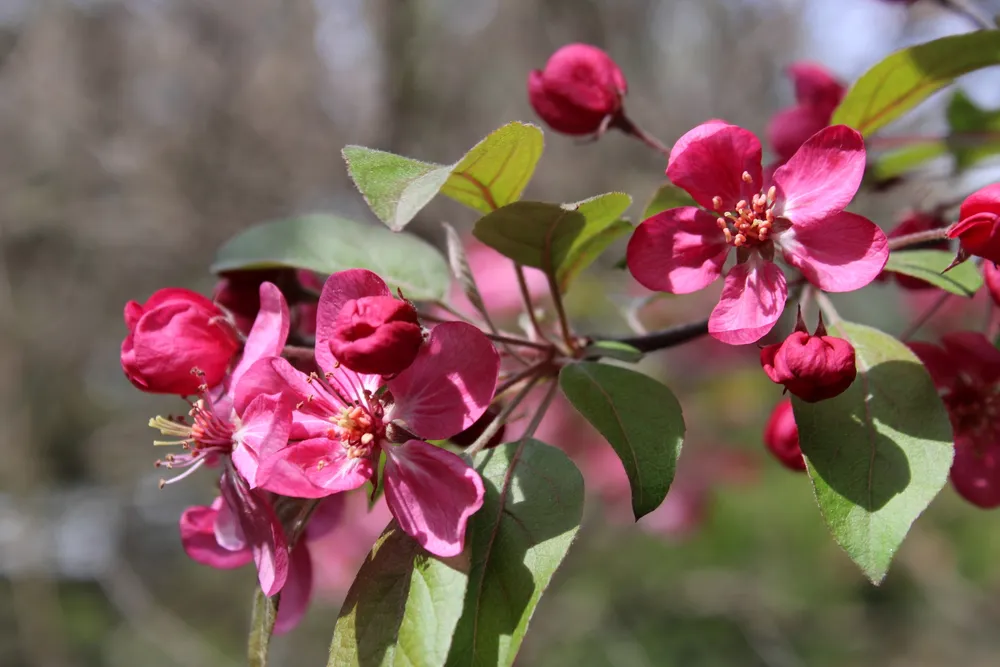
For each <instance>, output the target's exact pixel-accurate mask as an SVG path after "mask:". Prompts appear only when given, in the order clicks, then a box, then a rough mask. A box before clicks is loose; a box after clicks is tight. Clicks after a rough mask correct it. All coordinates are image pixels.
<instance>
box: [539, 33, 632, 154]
mask: <svg viewBox="0 0 1000 667" xmlns="http://www.w3.org/2000/svg"><path fill="white" fill-rule="evenodd" d="M627 90H628V84H627V83H626V81H625V75H624V74H622V71H621V69H619V68H618V65H617V64H616V63H615V61H614V60H612V59H611V56H609V55H608V54H607V53H605V52H604V51H602V50H601V49H599V48H597V47H596V46H591V45H590V44H567V45H566V46H564V47H562V48H561V49H559V50H558V51H556V52H555V53H553V54H552V56H551V57H550V58H549V61H548V62H547V63H546V64H545V68H544V69H542V70H534V71H532V72H531V74H529V75H528V99H529V101H530V102H531V106H532V107H534V109H535V112H537V113H538V115H539V116H541V117H542V120H544V121H545V122H546V123H548V125H549V126H550V127H551V128H552V129H553V130H555V131H557V132H563V133H565V134H576V135H579V134H594V133H595V132H599V131H600V130H601V129H602V128H605V127H607V126H608V124H609V123H610V122H611V121H612V120H613V119H614V118H615V117H616V116H617V114H618V113H619V112H620V111H621V107H622V97H623V96H624V95H625V92H626V91H627Z"/></svg>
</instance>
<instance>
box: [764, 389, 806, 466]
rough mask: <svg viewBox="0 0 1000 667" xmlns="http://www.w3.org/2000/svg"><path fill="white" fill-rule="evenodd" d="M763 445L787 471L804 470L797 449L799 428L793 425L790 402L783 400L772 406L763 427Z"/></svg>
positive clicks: (804, 464)
mask: <svg viewBox="0 0 1000 667" xmlns="http://www.w3.org/2000/svg"><path fill="white" fill-rule="evenodd" d="M764 444H765V445H767V448H768V449H769V450H770V451H771V453H772V454H774V457H775V458H776V459H778V460H779V461H781V464H782V465H783V466H785V467H786V468H788V469H789V470H805V469H806V462H805V459H803V458H802V450H801V449H799V428H798V426H796V425H795V415H794V414H793V413H792V401H791V400H790V399H787V398H786V399H785V400H783V401H781V402H780V403H778V404H777V405H776V406H774V412H772V413H771V417H770V418H769V419H768V420H767V425H766V426H765V427H764Z"/></svg>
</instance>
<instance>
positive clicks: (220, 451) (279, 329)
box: [150, 283, 293, 595]
mask: <svg viewBox="0 0 1000 667" xmlns="http://www.w3.org/2000/svg"><path fill="white" fill-rule="evenodd" d="M288 329H289V316H288V306H287V304H286V303H285V299H284V297H283V296H282V294H281V292H280V291H279V290H278V288H277V287H276V286H274V285H273V284H271V283H263V284H262V285H261V286H260V310H259V312H258V313H257V318H256V320H255V321H254V325H253V327H252V329H251V330H250V335H249V336H247V341H246V344H245V345H244V348H243V355H242V357H241V358H240V361H239V362H238V363H237V364H236V366H235V367H234V369H233V371H232V373H231V374H230V375H229V376H228V377H227V378H226V379H225V381H224V382H223V383H222V384H220V385H219V386H217V387H213V388H209V387H205V386H203V387H202V388H201V397H200V398H199V399H198V400H197V401H193V402H192V403H191V410H190V412H189V413H188V415H189V416H188V417H186V418H164V417H156V418H155V419H152V420H150V426H152V427H154V428H156V429H158V430H159V431H160V432H161V433H163V434H164V435H167V436H171V437H172V438H174V439H173V440H165V441H159V442H157V443H156V444H158V445H177V446H180V447H181V448H182V449H183V453H181V454H169V455H167V456H166V457H165V460H163V461H159V462H157V464H158V465H160V466H162V467H164V468H168V469H186V470H185V471H184V472H183V473H181V474H180V475H178V476H176V477H174V478H173V479H171V480H168V481H164V482H163V484H171V483H174V482H177V481H179V480H181V479H184V478H185V477H187V476H188V475H190V474H191V473H192V472H194V471H195V470H197V469H198V468H200V467H202V466H204V465H206V464H208V465H214V464H222V466H223V472H222V477H221V482H220V488H221V489H222V498H223V499H224V501H225V504H226V506H227V511H228V514H227V515H226V516H229V515H231V516H234V517H236V518H237V520H238V522H239V524H240V527H241V530H242V535H243V537H244V541H245V543H246V544H248V545H249V548H250V552H251V554H252V557H253V559H254V561H255V563H256V565H257V571H258V575H259V579H260V585H261V588H262V589H263V591H264V592H265V593H266V594H268V595H273V594H275V593H277V592H278V591H280V590H281V588H282V587H283V586H284V584H285V579H286V577H287V573H288V550H287V548H286V546H285V542H284V535H283V533H282V530H281V526H280V524H279V523H278V520H277V517H276V516H275V515H274V511H273V510H272V509H271V507H270V500H269V498H268V496H267V494H264V493H263V492H261V491H259V490H257V489H256V486H257V484H256V478H257V469H258V457H259V456H260V455H262V454H263V455H268V454H270V453H271V452H273V451H278V450H280V449H282V448H284V447H285V445H286V444H287V442H288V437H289V435H290V433H291V428H292V407H293V406H292V403H291V402H290V401H289V400H288V399H287V397H284V396H282V395H281V394H280V393H279V392H272V393H270V394H265V393H258V394H256V395H254V396H253V397H252V398H251V400H248V401H246V402H245V403H243V404H241V405H239V406H237V405H236V404H235V401H234V399H235V396H236V395H237V392H238V391H239V390H240V387H241V386H242V385H243V380H244V378H245V376H246V373H247V371H248V370H249V369H250V368H251V367H252V365H253V364H254V363H255V362H257V361H258V360H260V359H262V358H265V357H273V356H275V355H278V354H280V353H281V350H282V348H283V347H284V345H285V340H286V339H287V337H288ZM236 471H238V472H239V474H236Z"/></svg>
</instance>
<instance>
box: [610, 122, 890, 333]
mask: <svg viewBox="0 0 1000 667" xmlns="http://www.w3.org/2000/svg"><path fill="white" fill-rule="evenodd" d="M760 160H761V146H760V142H759V141H758V139H757V137H755V136H754V135H753V133H751V132H749V131H747V130H744V129H743V128H741V127H737V126H735V125H730V124H728V123H724V122H722V121H718V120H715V121H709V122H707V123H704V124H702V125H699V126H698V127H696V128H694V129H693V130H691V131H689V132H688V133H687V134H685V135H684V136H682V137H681V138H680V139H678V141H677V143H676V144H675V145H674V148H673V150H672V151H671V153H670V161H669V164H668V166H667V176H668V177H669V178H670V180H671V181H673V182H674V183H675V184H676V185H678V186H680V187H681V188H683V189H684V190H686V191H687V192H688V194H690V195H691V196H692V197H693V198H694V200H695V201H696V202H697V203H698V204H699V205H700V206H701V207H703V208H697V207H694V206H685V207H681V208H673V209H668V210H666V211H663V212H662V213H659V214H657V215H654V216H652V217H651V218H648V219H646V220H644V221H643V222H642V223H641V224H640V225H639V227H638V228H637V229H636V230H635V233H634V234H633V235H632V238H631V239H630V241H629V244H628V251H627V262H628V267H629V269H630V271H631V272H632V275H633V276H634V277H635V278H636V280H638V281H639V282H640V283H641V284H642V285H644V286H645V287H648V288H649V289H652V290H658V291H662V292H670V293H673V294H687V293H690V292H695V291H698V290H700V289H702V288H704V287H706V286H708V285H709V284H711V283H712V282H714V281H715V280H716V279H717V278H719V276H720V275H722V272H723V265H724V263H725V261H726V258H727V257H728V255H729V252H730V250H732V249H733V248H735V249H736V264H735V265H734V266H733V267H732V268H730V269H729V271H728V272H727V273H726V278H725V284H724V285H723V289H722V297H721V300H720V301H719V303H718V305H717V306H716V307H715V309H714V310H713V311H712V314H711V317H710V318H709V323H708V331H709V334H711V335H712V336H714V337H715V338H717V339H718V340H721V341H722V342H724V343H729V344H733V345H742V344H747V343H753V342H755V341H757V340H759V339H760V338H761V337H762V336H764V334H766V333H767V332H768V331H770V330H771V328H772V327H773V326H774V324H775V322H777V320H778V317H779V316H780V315H781V312H782V310H783V309H784V305H785V299H786V298H787V293H788V288H787V284H786V280H785V274H784V272H783V271H782V269H781V268H779V266H778V265H777V264H776V263H775V262H774V260H775V258H777V257H781V258H782V259H784V261H785V262H786V263H787V264H789V265H790V266H792V267H794V268H796V269H798V270H799V271H800V272H801V273H802V275H803V276H804V277H805V278H806V279H807V280H808V281H809V282H811V283H812V284H813V285H815V286H816V287H818V288H820V289H822V290H826V291H830V292H846V291H851V290H855V289H859V288H861V287H864V286H865V285H867V284H868V283H870V282H871V281H872V280H873V279H874V278H875V277H876V276H877V275H878V274H879V272H881V270H882V268H883V267H884V266H885V263H886V261H887V260H888V257H889V251H888V246H887V242H886V238H885V235H884V234H883V233H882V231H881V230H879V228H878V227H877V226H876V225H875V224H874V223H873V222H871V221H870V220H868V219H867V218H864V217H862V216H860V215H857V214H855V213H848V212H847V211H845V210H844V208H845V207H846V206H847V204H849V203H850V201H851V199H853V197H854V194H855V193H856V192H857V190H858V187H859V186H860V184H861V177H862V175H863V173H864V169H865V147H864V139H863V138H862V137H861V135H860V134H859V133H858V132H856V131H855V130H852V129H851V128H849V127H846V126H843V125H835V126H832V127H827V128H824V129H822V130H820V131H819V132H817V133H816V134H814V135H813V136H812V137H810V138H809V140H808V141H806V142H805V143H804V144H803V145H802V146H801V147H800V148H799V150H798V151H796V153H795V155H793V156H792V157H791V158H790V159H789V160H788V162H787V163H785V164H784V165H782V166H781V167H779V168H778V169H777V171H775V173H774V176H773V179H772V180H771V181H770V182H768V183H765V182H764V181H763V170H762V167H761V163H760Z"/></svg>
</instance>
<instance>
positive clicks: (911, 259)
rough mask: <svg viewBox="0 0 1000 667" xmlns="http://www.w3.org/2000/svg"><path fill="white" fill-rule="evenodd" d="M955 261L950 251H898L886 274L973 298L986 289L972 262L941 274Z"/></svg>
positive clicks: (892, 258)
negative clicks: (905, 277) (901, 275)
mask: <svg viewBox="0 0 1000 667" xmlns="http://www.w3.org/2000/svg"><path fill="white" fill-rule="evenodd" d="M954 258H955V254H954V253H951V252H948V251H947V250H897V251H895V252H893V253H891V254H890V255H889V261H888V262H886V265H885V270H886V271H891V272H893V273H902V274H904V275H907V276H913V277H914V278H920V279H921V280H924V281H926V282H928V283H930V284H931V285H934V286H935V287H940V288H941V289H943V290H945V291H948V292H951V293H952V294H958V295H959V296H972V295H973V294H975V293H976V290H978V289H979V288H980V287H982V285H983V276H982V274H981V273H980V272H979V269H978V268H976V265H975V264H973V263H972V262H965V263H963V264H959V265H958V266H956V267H955V268H953V269H951V270H950V271H948V272H947V273H941V272H942V271H944V270H945V269H946V268H947V267H948V265H950V264H951V262H952V260H953V259H954Z"/></svg>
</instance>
